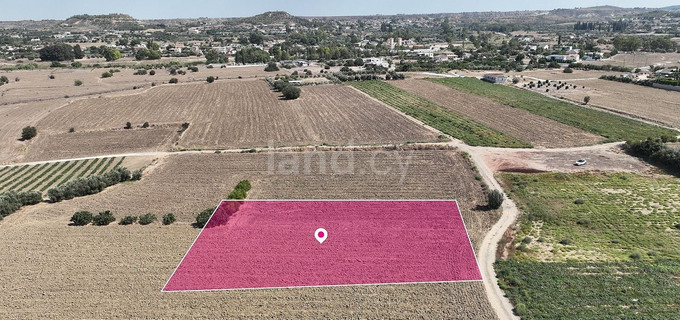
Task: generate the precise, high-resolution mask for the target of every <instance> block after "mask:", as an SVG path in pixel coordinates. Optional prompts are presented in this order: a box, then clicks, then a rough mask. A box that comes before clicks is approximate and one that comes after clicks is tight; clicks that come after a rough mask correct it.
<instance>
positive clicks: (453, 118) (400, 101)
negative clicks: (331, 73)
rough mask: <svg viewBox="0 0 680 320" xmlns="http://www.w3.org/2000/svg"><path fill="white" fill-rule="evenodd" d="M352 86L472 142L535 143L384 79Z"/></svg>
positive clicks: (511, 145) (495, 144)
mask: <svg viewBox="0 0 680 320" xmlns="http://www.w3.org/2000/svg"><path fill="white" fill-rule="evenodd" d="M349 84H350V85H351V86H353V87H355V88H357V89H359V90H361V91H363V92H364V93H366V94H368V95H370V96H371V97H373V98H375V99H378V100H380V101H382V102H384V103H386V104H387V105H389V106H391V107H393V108H395V109H397V110H399V111H401V112H404V113H406V114H407V115H409V116H412V117H414V118H416V119H418V120H420V121H422V122H423V123H425V124H427V125H429V126H431V127H433V128H436V129H437V130H440V131H441V132H443V133H446V134H448V135H450V136H452V137H455V138H458V139H460V140H463V141H464V142H465V143H467V144H468V145H471V146H493V147H508V148H530V147H532V146H531V144H529V143H527V142H525V141H522V140H520V139H517V138H515V137H512V136H509V135H507V134H504V133H502V132H500V131H498V130H494V129H492V128H490V127H487V126H485V125H483V124H481V123H479V122H476V121H474V120H472V119H470V118H468V117H466V116H464V115H462V114H460V113H457V112H455V111H452V110H449V109H447V108H445V107H442V106H440V105H438V104H435V103H433V102H431V101H429V100H426V99H423V98H421V97H418V96H416V95H414V94H410V93H408V92H406V91H404V90H402V89H399V88H397V87H394V86H392V85H390V84H389V83H387V82H383V81H361V82H351V83H349Z"/></svg>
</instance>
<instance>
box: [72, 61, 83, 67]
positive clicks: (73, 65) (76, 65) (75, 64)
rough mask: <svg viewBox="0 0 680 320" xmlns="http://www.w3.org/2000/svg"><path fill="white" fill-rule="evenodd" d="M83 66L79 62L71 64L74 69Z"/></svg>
mask: <svg viewBox="0 0 680 320" xmlns="http://www.w3.org/2000/svg"><path fill="white" fill-rule="evenodd" d="M82 66H83V64H82V63H81V62H79V61H74V62H71V67H72V68H80V67H82Z"/></svg>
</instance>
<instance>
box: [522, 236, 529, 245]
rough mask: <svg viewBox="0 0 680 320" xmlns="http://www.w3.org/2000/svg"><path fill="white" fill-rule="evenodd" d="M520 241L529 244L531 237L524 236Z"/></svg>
mask: <svg viewBox="0 0 680 320" xmlns="http://www.w3.org/2000/svg"><path fill="white" fill-rule="evenodd" d="M522 243H524V244H530V243H531V238H529V237H524V239H522Z"/></svg>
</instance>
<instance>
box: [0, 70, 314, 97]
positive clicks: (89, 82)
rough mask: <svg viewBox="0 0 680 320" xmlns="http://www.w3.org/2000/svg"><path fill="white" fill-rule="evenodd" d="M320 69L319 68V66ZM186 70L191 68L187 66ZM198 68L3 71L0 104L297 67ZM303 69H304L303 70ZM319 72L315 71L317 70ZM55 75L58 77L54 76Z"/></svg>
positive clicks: (255, 74)
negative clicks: (178, 71)
mask: <svg viewBox="0 0 680 320" xmlns="http://www.w3.org/2000/svg"><path fill="white" fill-rule="evenodd" d="M111 69H117V70H120V72H115V73H114V74H113V77H110V78H101V75H102V73H104V72H107V71H109V70H111ZM317 69H318V68H317ZM182 70H184V71H187V69H186V68H182ZM198 70H199V71H198V72H190V71H187V72H186V74H184V75H181V74H176V75H171V74H170V72H169V71H168V70H166V69H155V72H156V74H155V75H153V76H152V75H149V74H147V75H134V73H135V72H136V71H137V70H136V69H132V68H119V67H112V68H95V69H56V68H51V69H36V70H16V71H0V76H6V77H7V78H9V79H10V82H9V84H6V85H4V86H0V105H3V104H12V103H21V102H35V101H43V100H51V99H59V98H64V97H65V96H68V97H70V98H75V97H82V96H89V95H102V94H103V95H108V94H112V93H117V92H127V93H129V92H133V90H134V89H133V88H134V87H137V88H138V90H139V89H140V88H150V87H151V84H152V83H156V84H162V83H167V82H168V81H170V79H171V78H177V79H178V81H179V82H180V83H186V82H205V79H206V78H207V77H208V76H214V77H219V78H220V79H239V77H241V78H243V79H247V78H258V77H259V78H264V77H267V76H275V75H276V74H277V73H278V74H290V73H292V72H293V71H295V69H291V70H287V69H281V71H278V72H273V73H272V72H265V71H264V67H263V66H236V67H226V68H221V67H220V65H215V66H214V67H213V68H212V69H208V68H207V66H203V65H201V66H198ZM299 72H300V73H302V69H300V70H299ZM317 73H318V71H317V72H315V74H317ZM50 76H54V79H50ZM16 78H19V81H18V82H16V81H15V79H16ZM75 80H81V81H82V82H83V84H82V85H81V86H75V84H74V82H75Z"/></svg>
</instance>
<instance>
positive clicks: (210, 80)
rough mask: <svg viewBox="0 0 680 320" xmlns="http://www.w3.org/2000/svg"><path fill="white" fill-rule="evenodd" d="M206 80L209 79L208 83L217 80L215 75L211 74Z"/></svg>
mask: <svg viewBox="0 0 680 320" xmlns="http://www.w3.org/2000/svg"><path fill="white" fill-rule="evenodd" d="M205 81H208V83H213V82H215V77H213V76H209V77H208V78H207V79H205Z"/></svg>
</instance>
